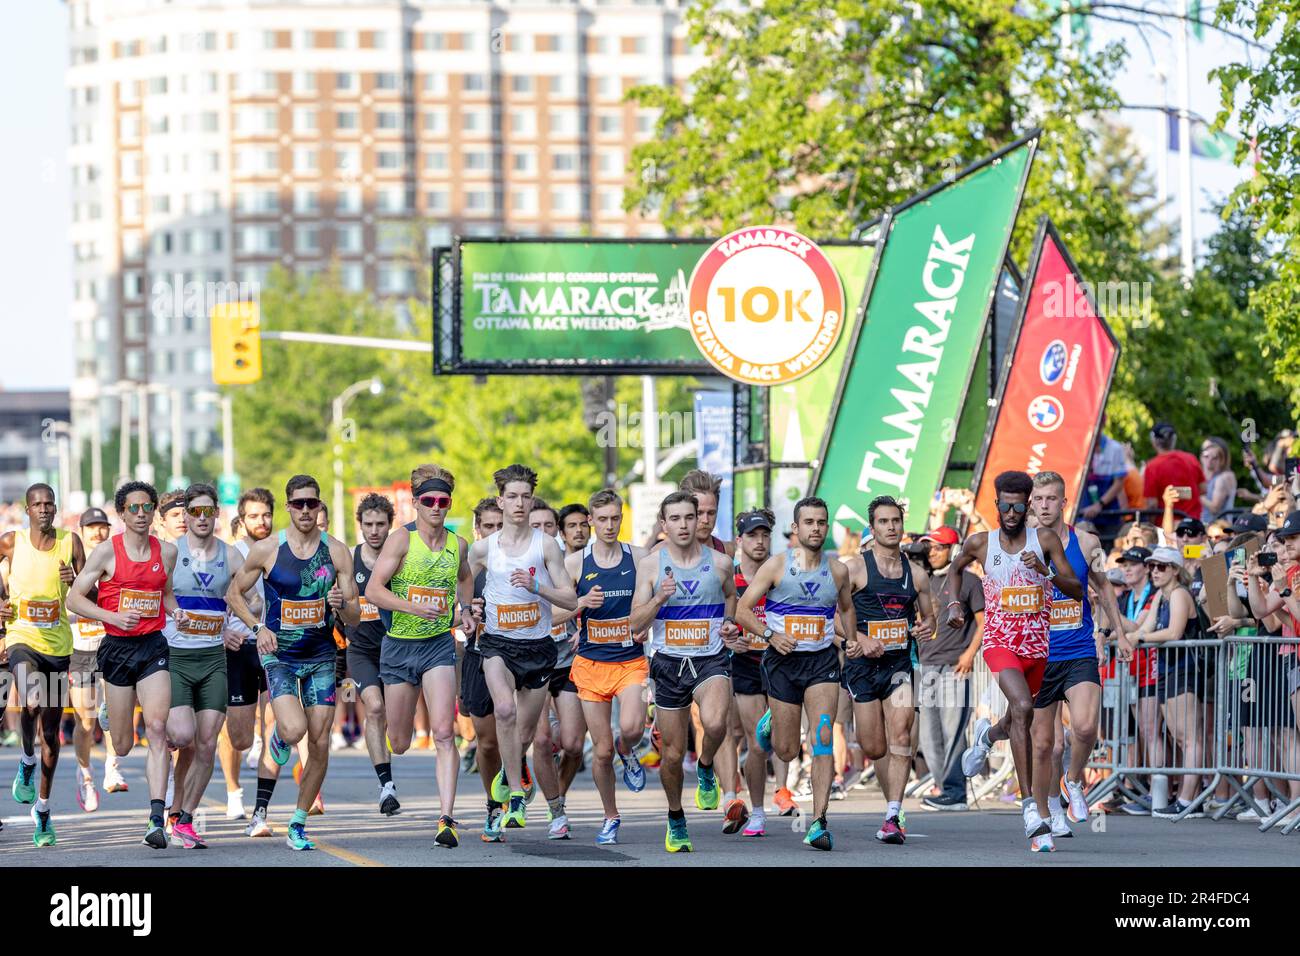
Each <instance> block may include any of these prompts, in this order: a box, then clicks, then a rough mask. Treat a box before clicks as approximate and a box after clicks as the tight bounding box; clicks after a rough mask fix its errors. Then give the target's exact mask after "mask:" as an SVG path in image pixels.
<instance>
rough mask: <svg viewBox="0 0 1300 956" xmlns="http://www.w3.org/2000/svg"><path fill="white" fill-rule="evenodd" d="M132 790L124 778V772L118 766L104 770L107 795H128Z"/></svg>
mask: <svg viewBox="0 0 1300 956" xmlns="http://www.w3.org/2000/svg"><path fill="white" fill-rule="evenodd" d="M130 789H131V788H130V787H129V786H128V785H127V782H126V778H125V777H123V776H122V771H121V770H119V769H118V768H117V766H116V765H114V766H112V767H105V768H104V792H105V793H126V792H127V791H129V790H130Z"/></svg>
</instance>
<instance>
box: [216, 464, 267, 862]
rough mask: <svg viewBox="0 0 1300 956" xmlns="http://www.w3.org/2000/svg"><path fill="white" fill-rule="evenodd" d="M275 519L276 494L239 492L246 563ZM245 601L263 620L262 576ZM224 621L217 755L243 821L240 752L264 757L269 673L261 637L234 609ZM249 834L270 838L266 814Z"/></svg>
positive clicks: (229, 803)
mask: <svg viewBox="0 0 1300 956" xmlns="http://www.w3.org/2000/svg"><path fill="white" fill-rule="evenodd" d="M274 518H275V498H274V497H273V496H272V494H271V492H269V491H268V490H267V489H265V488H250V489H248V491H245V492H244V493H243V494H242V495H240V496H239V504H238V511H237V512H236V516H235V527H234V529H233V530H235V531H236V532H242V537H241V536H238V535H237V536H236V540H235V549H236V550H237V551H239V553H240V555H242V556H243V558H244V560H245V561H247V560H248V552H249V549H250V548H252V546H253V545H254V544H256V543H257V542H258V541H262V540H264V539H266V538H268V537H270V535H271V526H272V522H273V521H274ZM245 600H246V601H247V603H248V606H249V609H250V610H251V611H252V612H253V613H254V614H255V615H257V617H258V619H259V620H260V619H261V617H262V613H263V611H264V609H265V599H264V591H263V587H262V579H261V578H258V579H257V584H256V586H255V587H254V589H253V590H252V591H251V592H249V594H248V596H247V597H246V598H245ZM226 619H227V627H226V633H225V645H226V683H227V686H228V689H229V693H230V696H229V701H228V704H227V707H226V725H225V727H223V728H222V732H221V737H220V741H219V744H218V751H217V753H218V756H219V757H220V758H221V771H222V773H223V774H224V775H225V778H226V819H227V820H242V819H244V817H245V816H246V813H245V812H244V789H243V787H241V786H240V785H239V763H240V755H241V753H242V752H243V751H245V750H251V751H253V752H254V753H255V754H256V755H257V756H258V757H260V755H261V738H260V737H259V736H258V734H257V713H258V710H259V699H260V696H261V694H263V693H265V692H266V671H264V670H262V661H261V658H260V657H259V655H258V653H257V638H255V637H253V636H252V634H251V632H250V631H249V630H248V628H247V627H245V626H244V623H243V622H242V621H241V620H240V619H239V618H238V617H237V616H235V614H234V613H231V614H229V615H227V618H226ZM250 759H251V758H250ZM256 766H257V762H256V760H252V761H251V763H250V768H252V767H256ZM247 834H248V836H251V837H269V836H270V835H271V828H270V827H269V826H267V824H266V820H265V818H262V817H254V818H253V820H252V822H251V823H250V824H249V826H248V830H247Z"/></svg>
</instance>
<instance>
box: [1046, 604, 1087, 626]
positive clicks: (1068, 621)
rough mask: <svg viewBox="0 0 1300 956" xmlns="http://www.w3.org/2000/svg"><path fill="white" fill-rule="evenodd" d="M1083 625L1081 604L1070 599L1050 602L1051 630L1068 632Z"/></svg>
mask: <svg viewBox="0 0 1300 956" xmlns="http://www.w3.org/2000/svg"><path fill="white" fill-rule="evenodd" d="M1082 623H1083V603H1082V602H1081V601H1074V600H1071V599H1070V598H1062V599H1061V600H1059V601H1053V602H1052V630H1054V631H1056V630H1062V631H1069V630H1073V629H1074V628H1076V627H1078V626H1079V625H1080V624H1082Z"/></svg>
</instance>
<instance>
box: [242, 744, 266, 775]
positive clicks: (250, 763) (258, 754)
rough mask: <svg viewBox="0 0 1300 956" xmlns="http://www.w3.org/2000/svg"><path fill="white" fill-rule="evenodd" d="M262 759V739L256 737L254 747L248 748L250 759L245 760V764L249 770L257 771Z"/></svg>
mask: <svg viewBox="0 0 1300 956" xmlns="http://www.w3.org/2000/svg"><path fill="white" fill-rule="evenodd" d="M261 759H262V738H261V737H257V736H254V737H253V746H251V747H249V748H248V757H247V758H245V760H244V764H245V765H246V766H247V767H248V769H249V770H256V769H257V762H258V761H259V760H261Z"/></svg>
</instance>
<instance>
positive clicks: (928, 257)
mask: <svg viewBox="0 0 1300 956" xmlns="http://www.w3.org/2000/svg"><path fill="white" fill-rule="evenodd" d="M1037 135H1038V134H1037V133H1035V134H1033V135H1032V136H1030V137H1027V138H1026V139H1024V140H1022V141H1020V142H1018V143H1015V144H1012V145H1011V146H1009V147H1007V148H1006V149H1005V150H1003V151H1001V152H1000V153H997V154H995V155H994V156H992V157H990V158H989V159H987V160H985V161H983V162H981V163H979V164H977V165H976V166H973V167H971V168H970V169H969V170H966V171H965V172H964V173H962V174H961V175H959V176H958V177H957V178H956V179H955V180H954V181H953V182H951V183H948V184H945V185H943V186H940V187H938V188H936V189H935V190H932V191H930V192H928V193H924V194H922V195H921V196H919V197H917V198H915V199H913V200H910V201H909V202H908V203H907V204H905V205H904V206H902V207H900V208H899V209H898V210H896V211H895V212H894V213H892V214H891V216H890V219H889V222H888V224H887V225H886V226H885V229H884V237H885V238H884V243H885V244H884V246H883V249H882V250H881V251H880V253H879V258H878V261H877V264H876V274H875V275H874V277H873V280H872V282H871V288H870V291H869V292H868V302H867V311H866V315H865V316H864V320H863V322H862V324H861V325H860V326H859V328H858V329H857V330H856V335H855V338H854V341H853V342H852V343H851V344H850V346H849V349H848V351H847V353H846V355H847V357H848V361H847V364H846V367H845V369H844V373H843V374H842V375H841V378H840V382H839V387H838V389H837V391H836V396H835V402H834V404H833V406H832V408H833V414H834V419H833V420H832V422H831V426H830V428H829V429H827V431H826V434H825V435H824V436H823V438H822V449H821V454H820V455H819V456H818V457H819V459H820V465H819V467H818V469H817V473H816V475H815V476H814V482H813V484H814V488H815V489H816V490H815V494H817V496H818V497H821V498H824V499H825V500H826V501H827V502H829V503H830V504H831V507H832V508H833V509H834V515H833V519H834V522H835V523H836V524H841V525H844V526H846V527H847V526H850V525H853V524H854V523H856V525H857V526H865V525H866V514H867V504H868V503H869V502H870V501H871V499H872V498H874V497H876V496H877V495H882V494H887V495H893V496H894V497H896V498H901V499H903V500H904V502H905V503H906V504H907V505H909V506H910V510H909V512H908V516H907V527H908V528H909V529H920V528H921V527H923V526H924V524H925V523H926V518H927V514H928V508H929V502H930V499H931V498H932V497H933V495H934V493H935V491H936V490H938V488H939V486H940V482H941V481H942V477H943V474H944V470H945V468H946V466H947V463H948V457H949V451H950V449H951V446H952V442H953V439H954V438H955V436H956V432H957V422H958V418H959V415H960V413H961V409H962V406H963V403H964V402H965V399H966V392H967V389H968V387H969V384H970V379H971V372H972V369H973V368H974V366H975V362H976V358H977V355H978V352H979V347H980V343H981V340H982V339H983V336H984V328H985V323H986V319H987V317H988V313H989V308H990V305H991V303H992V296H993V291H994V286H995V284H996V282H997V279H998V276H999V275H1000V273H1001V271H1002V262H1003V259H1004V258H1005V256H1006V249H1007V243H1008V241H1009V240H1010V237H1011V229H1012V226H1013V225H1014V223H1015V218H1016V211H1017V209H1018V208H1019V206H1020V197H1021V194H1022V192H1023V190H1024V183H1025V178H1026V177H1027V175H1028V173H1029V167H1030V163H1031V160H1032V158H1033V153H1034V148H1035V146H1036V144H1037Z"/></svg>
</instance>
